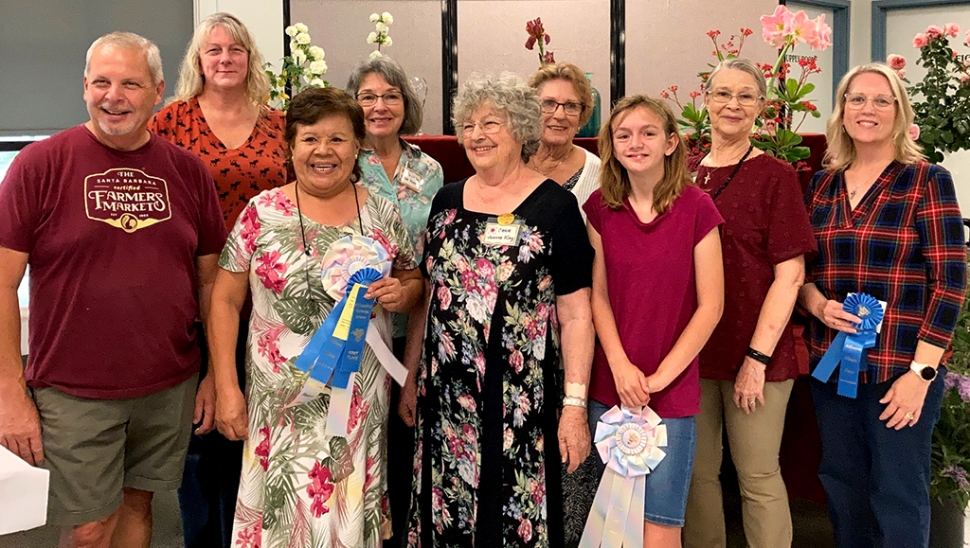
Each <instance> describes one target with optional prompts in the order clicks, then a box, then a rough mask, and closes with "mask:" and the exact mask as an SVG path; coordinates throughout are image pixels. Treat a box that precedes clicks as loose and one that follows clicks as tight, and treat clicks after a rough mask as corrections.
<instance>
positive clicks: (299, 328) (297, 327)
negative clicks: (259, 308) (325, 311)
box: [273, 297, 320, 335]
mask: <svg viewBox="0 0 970 548" xmlns="http://www.w3.org/2000/svg"><path fill="white" fill-rule="evenodd" d="M273 310H275V311H276V313H277V314H279V315H280V319H281V320H283V325H285V326H286V327H288V328H289V329H290V330H292V331H293V332H294V333H298V334H300V335H306V334H307V333H309V332H310V331H312V330H313V328H314V322H313V318H315V317H316V316H317V315H318V314H319V313H320V305H318V304H317V303H316V302H314V301H311V300H308V299H306V298H303V297H283V298H281V299H279V300H278V301H276V302H275V303H273Z"/></svg>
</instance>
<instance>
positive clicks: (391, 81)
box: [347, 55, 424, 135]
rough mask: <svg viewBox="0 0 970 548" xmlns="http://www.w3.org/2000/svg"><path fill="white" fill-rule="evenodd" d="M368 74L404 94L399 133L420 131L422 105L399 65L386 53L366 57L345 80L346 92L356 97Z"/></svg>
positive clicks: (410, 133) (422, 114)
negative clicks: (402, 118) (402, 115)
mask: <svg viewBox="0 0 970 548" xmlns="http://www.w3.org/2000/svg"><path fill="white" fill-rule="evenodd" d="M368 74H377V75H379V76H380V77H381V78H383V79H384V81H385V82H387V84H388V85H389V86H392V87H396V88H397V89H399V90H401V94H402V95H404V121H403V122H401V129H400V130H399V133H400V134H401V135H414V134H416V133H418V132H419V131H421V122H422V120H423V119H424V105H422V104H421V100H420V99H418V94H417V93H416V92H415V91H414V88H413V87H411V83H410V82H409V81H408V76H407V74H405V73H404V69H403V68H401V65H399V64H398V63H397V61H394V60H393V59H391V58H390V57H388V56H386V55H381V56H379V57H374V58H373V59H368V60H367V61H364V62H363V63H360V64H359V65H357V66H356V67H355V68H354V71H353V72H351V73H350V78H349V79H348V80H347V92H348V93H350V94H351V95H353V96H354V97H357V92H358V91H360V85H361V84H362V83H363V82H364V78H366V77H367V75H368Z"/></svg>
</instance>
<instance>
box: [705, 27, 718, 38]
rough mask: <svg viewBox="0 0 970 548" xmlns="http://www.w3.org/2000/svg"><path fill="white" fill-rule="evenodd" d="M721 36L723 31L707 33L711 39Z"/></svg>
mask: <svg viewBox="0 0 970 548" xmlns="http://www.w3.org/2000/svg"><path fill="white" fill-rule="evenodd" d="M720 34H721V31H719V30H717V29H715V30H709V31H707V35H708V36H710V37H711V38H714V37H716V36H720Z"/></svg>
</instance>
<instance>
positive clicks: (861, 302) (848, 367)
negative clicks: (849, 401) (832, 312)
mask: <svg viewBox="0 0 970 548" xmlns="http://www.w3.org/2000/svg"><path fill="white" fill-rule="evenodd" d="M842 309H843V310H845V311H846V312H848V313H850V314H854V315H856V316H858V317H859V318H860V319H861V320H862V323H860V324H858V325H856V332H855V333H853V334H849V333H846V332H845V331H839V334H838V335H837V336H836V337H835V340H834V341H832V345H831V346H829V348H828V350H826V351H825V355H823V356H822V359H821V360H820V361H819V362H818V366H816V367H815V371H813V372H812V376H813V377H815V378H816V379H818V380H820V381H822V382H828V380H829V378H830V377H831V376H832V373H834V372H835V368H836V367H839V364H840V363H841V367H840V368H839V386H838V389H837V392H838V394H839V395H840V396H845V397H847V398H855V397H856V393H857V390H858V386H859V371H863V370H865V369H866V368H867V367H868V364H867V363H866V349H867V348H872V347H874V346H876V326H877V325H879V322H881V321H882V318H883V314H884V311H883V309H882V304H880V303H879V301H877V300H876V299H875V297H873V296H871V295H867V294H865V293H855V294H852V295H849V297H848V298H847V299H846V300H845V302H843V303H842Z"/></svg>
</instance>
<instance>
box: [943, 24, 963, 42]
mask: <svg viewBox="0 0 970 548" xmlns="http://www.w3.org/2000/svg"><path fill="white" fill-rule="evenodd" d="M943 34H945V35H947V36H952V37H953V38H956V37H957V36H959V35H960V25H958V24H956V23H947V24H945V25H943Z"/></svg>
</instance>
